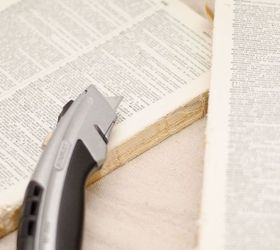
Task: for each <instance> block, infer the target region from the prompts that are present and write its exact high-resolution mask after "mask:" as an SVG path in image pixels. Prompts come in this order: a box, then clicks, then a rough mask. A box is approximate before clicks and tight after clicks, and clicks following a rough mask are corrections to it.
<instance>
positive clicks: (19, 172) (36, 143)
mask: <svg viewBox="0 0 280 250" xmlns="http://www.w3.org/2000/svg"><path fill="white" fill-rule="evenodd" d="M0 3H1V4H2V5H1V9H2V11H1V12H0V26H1V32H0V109H1V112H0V137H1V139H0V236H4V235H5V234H7V233H8V232H10V231H12V230H14V229H15V228H16V226H17V223H18V217H19V209H20V206H21V203H22V199H23V195H24V191H25V188H26V185H27V183H28V181H29V178H30V176H31V175H32V172H33V170H34V168H35V166H36V163H37V161H38V158H39V156H40V154H41V151H42V150H41V144H42V141H43V140H44V137H45V136H46V135H47V134H48V133H49V132H50V131H51V130H52V129H53V128H54V127H55V123H56V120H57V115H58V114H59V113H60V110H61V108H62V106H63V105H64V104H65V103H66V102H68V101H69V99H71V98H75V97H76V96H77V95H78V94H79V93H80V92H81V91H82V90H84V89H85V88H86V87H87V86H88V85H90V84H94V85H95V86H96V87H97V88H98V89H99V90H100V91H101V92H102V93H103V94H104V95H107V96H113V95H118V96H123V97H124V100H123V102H122V104H121V107H120V108H119V114H118V117H119V120H118V123H117V125H116V126H115V128H114V131H113V135H112V138H111V141H110V145H109V154H108V160H107V162H106V164H105V165H104V166H103V168H102V170H101V171H100V172H99V173H98V174H97V175H95V176H92V177H91V178H90V179H89V181H88V182H89V183H92V182H93V181H95V180H97V179H98V178H100V177H102V176H104V175H106V174H108V173H109V172H111V171H112V170H114V169H115V168H117V167H119V166H121V165H123V164H124V163H126V162H127V161H129V160H131V159H132V158H134V157H136V156H137V155H139V154H141V153H142V152H144V151H145V150H147V149H149V148H151V147H152V146H154V145H156V144H158V143H159V142H161V141H162V140H164V139H165V138H167V137H168V136H170V135H172V134H174V133H176V132H178V131H179V130H181V129H182V128H184V127H186V126H187V125H189V124H191V123H193V122H194V121H196V120H197V119H199V118H201V117H203V116H204V115H205V113H206V109H207V90H208V82H209V71H210V65H211V63H210V60H211V25H210V24H209V23H208V21H207V20H205V19H204V18H202V17H201V16H199V15H198V14H196V13H195V12H193V11H192V10H190V9H189V8H188V7H187V6H186V5H184V4H182V3H181V2H179V1H176V0H165V1H159V0H142V1H139V0H128V1H120V0H88V1H87V0H84V1H80V0H48V1H45V0H36V1H34V0H22V1H20V2H17V3H13V4H12V3H11V1H0ZM11 4H12V5H11Z"/></svg>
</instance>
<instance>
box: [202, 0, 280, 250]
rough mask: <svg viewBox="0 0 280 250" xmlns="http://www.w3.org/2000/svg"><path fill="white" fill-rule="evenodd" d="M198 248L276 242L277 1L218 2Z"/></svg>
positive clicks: (272, 248) (279, 201)
mask: <svg viewBox="0 0 280 250" xmlns="http://www.w3.org/2000/svg"><path fill="white" fill-rule="evenodd" d="M215 11H216V12H215V21H214V34H213V66H212V76H211V87H210V100H209V113H208V126H207V147H206V158H205V170H204V171H205V172H204V185H203V202H202V213H201V231H200V240H199V249H200V250H206V249H207V250H243V249H246V250H276V249H279V245H280V231H279V227H280V214H279V209H280V198H279V197H280V179H279V176H280V170H279V156H280V154H279V143H280V135H279V131H280V126H279V108H280V106H279V96H280V89H279V83H280V70H279V68H280V54H279V39H280V33H279V30H280V20H279V16H280V3H279V1H278V0H265V1H253V0H248V1H239V0H217V3H216V10H215Z"/></svg>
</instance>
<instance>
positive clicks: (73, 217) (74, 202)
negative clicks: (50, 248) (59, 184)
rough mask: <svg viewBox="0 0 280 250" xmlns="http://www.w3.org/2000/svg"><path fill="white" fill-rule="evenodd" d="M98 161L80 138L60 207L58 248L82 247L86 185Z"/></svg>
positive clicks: (57, 249) (71, 162)
mask: <svg viewBox="0 0 280 250" xmlns="http://www.w3.org/2000/svg"><path fill="white" fill-rule="evenodd" d="M93 168H96V170H97V163H96V161H95V160H94V159H93V158H92V156H91V154H90V152H89V151H88V149H87V148H86V146H85V144H84V143H83V141H81V140H78V141H77V143H76V145H75V148H74V150H73V154H72V156H71V159H70V163H69V167H68V171H67V174H66V178H65V184H64V187H63V191H62V199H61V203H60V208H59V216H58V224H57V235H56V250H65V249H67V250H79V249H81V241H82V231H83V222H84V202H85V191H84V186H85V182H86V178H87V176H88V174H89V172H90V171H91V170H93Z"/></svg>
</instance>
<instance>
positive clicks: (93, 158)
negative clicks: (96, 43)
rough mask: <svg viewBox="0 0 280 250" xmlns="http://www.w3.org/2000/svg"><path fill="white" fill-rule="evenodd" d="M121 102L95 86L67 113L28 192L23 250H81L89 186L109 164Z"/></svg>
mask: <svg viewBox="0 0 280 250" xmlns="http://www.w3.org/2000/svg"><path fill="white" fill-rule="evenodd" d="M121 100H122V98H121V97H104V96H103V95H102V94H101V93H100V92H99V91H98V90H97V89H96V88H95V87H94V86H93V85H91V86H89V87H88V88H87V89H86V90H85V91H84V92H83V93H82V94H80V95H79V96H78V98H77V99H76V100H75V101H73V100H71V101H69V102H68V103H67V104H66V105H65V106H64V107H63V110H62V112H61V113H60V115H59V117H58V123H57V126H56V129H55V131H54V133H53V135H52V137H51V139H50V141H49V142H48V145H47V146H46V147H45V149H44V151H43V153H42V155H41V158H40V160H39V163H38V165H37V167H36V169H35V172H34V174H33V176H32V178H31V181H30V182H29V184H28V187H27V190H26V192H25V197H24V203H23V208H22V212H21V219H20V224H19V229H18V237H17V249H18V250H79V249H80V248H81V242H82V232H83V221H84V201H85V199H84V194H85V191H84V187H85V182H86V179H87V177H88V175H89V174H90V173H94V172H96V171H97V170H99V169H100V168H101V167H102V164H103V162H104V161H105V158H106V152H107V143H108V140H109V136H110V133H111V131H112V128H113V126H114V124H115V121H116V118H117V115H116V109H117V107H118V106H119V104H120V102H121Z"/></svg>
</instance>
